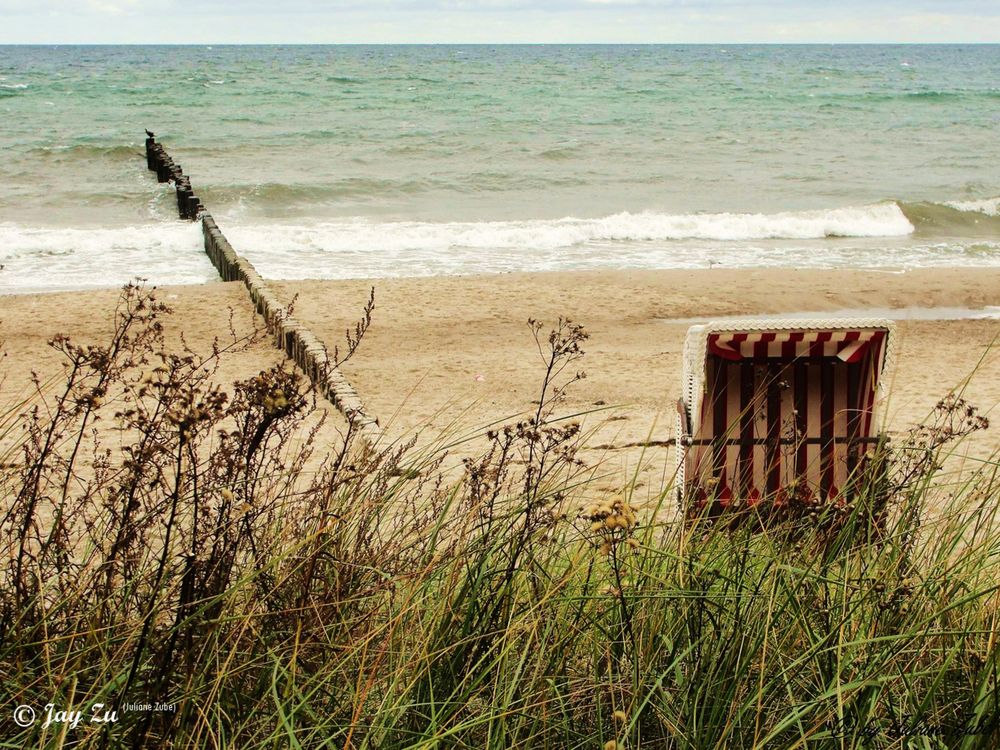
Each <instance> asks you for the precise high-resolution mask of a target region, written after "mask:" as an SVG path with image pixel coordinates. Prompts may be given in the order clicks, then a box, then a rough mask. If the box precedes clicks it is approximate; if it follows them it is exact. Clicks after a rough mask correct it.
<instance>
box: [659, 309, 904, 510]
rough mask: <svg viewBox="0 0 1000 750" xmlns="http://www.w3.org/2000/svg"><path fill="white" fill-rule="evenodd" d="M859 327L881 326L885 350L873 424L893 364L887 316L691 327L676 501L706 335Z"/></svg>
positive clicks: (697, 402)
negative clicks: (883, 332) (884, 331)
mask: <svg viewBox="0 0 1000 750" xmlns="http://www.w3.org/2000/svg"><path fill="white" fill-rule="evenodd" d="M858 328H884V329H885V330H886V337H885V353H884V355H883V358H882V370H881V371H880V372H879V377H878V380H877V382H876V385H875V407H874V409H873V415H872V424H875V421H876V420H875V415H876V414H877V413H878V407H879V405H880V403H881V402H882V401H884V400H885V399H886V397H887V396H888V387H889V381H890V380H891V377H892V373H893V371H894V370H895V366H896V323H895V322H894V321H892V320H888V319H886V318H801V319H795V318H781V319H773V320H766V319H761V318H741V319H733V320H725V321H710V322H708V323H704V324H701V325H695V326H691V327H690V328H689V329H688V332H687V337H686V338H685V339H684V353H683V358H684V370H683V373H682V375H681V400H680V403H679V404H678V409H677V428H676V435H677V437H676V443H675V445H674V455H675V456H676V459H677V468H676V471H675V473H674V477H675V480H674V481H675V482H676V487H677V500H678V502H679V503H683V499H684V485H685V476H684V465H685V463H686V459H687V452H688V448H689V446H688V441H689V440H690V439H691V437H692V434H691V432H693V430H692V431H689V430H688V429H686V428H687V426H688V425H691V426H692V427H693V426H694V420H695V417H696V415H698V414H700V413H701V402H702V397H703V396H704V392H705V365H706V363H707V359H708V337H709V336H710V335H711V334H713V333H726V332H730V331H733V332H741V331H748V332H751V333H758V332H767V331H841V330H853V329H858ZM682 510H683V508H682Z"/></svg>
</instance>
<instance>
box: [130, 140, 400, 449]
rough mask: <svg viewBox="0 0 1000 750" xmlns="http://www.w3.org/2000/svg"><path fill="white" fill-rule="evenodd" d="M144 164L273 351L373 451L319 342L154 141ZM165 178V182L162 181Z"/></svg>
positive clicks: (365, 426)
mask: <svg viewBox="0 0 1000 750" xmlns="http://www.w3.org/2000/svg"><path fill="white" fill-rule="evenodd" d="M146 160H147V161H146V163H147V166H148V167H149V169H150V170H151V171H155V172H156V175H157V179H158V180H160V182H166V181H167V180H173V181H174V183H175V185H177V210H178V213H179V214H180V217H181V218H182V219H192V220H194V219H199V218H200V219H201V229H202V235H203V236H204V240H205V253H206V254H207V255H208V257H209V258H210V259H211V261H212V264H213V265H214V266H215V268H216V269H217V270H218V272H219V276H221V277H222V279H223V281H240V282H242V283H243V285H244V286H245V287H246V289H247V291H248V292H249V294H250V299H251V301H252V302H253V304H254V307H255V308H256V310H257V312H258V313H259V314H260V315H261V316H262V317H263V318H264V320H265V321H266V323H267V327H268V331H270V332H271V334H272V335H273V336H274V343H275V345H276V346H277V347H278V348H279V349H281V350H283V351H284V352H285V354H286V355H287V356H288V357H289V359H291V360H292V361H293V362H295V363H296V364H297V365H298V366H299V367H300V368H301V369H302V371H303V372H305V373H306V375H308V376H309V378H310V380H312V382H313V383H314V385H315V386H316V388H317V390H318V391H319V392H320V393H321V394H322V395H323V397H324V398H326V399H327V400H328V401H330V402H331V403H332V404H333V405H334V406H336V407H337V409H338V410H339V411H340V412H341V413H342V414H343V415H344V416H345V417H347V420H348V421H349V422H350V423H351V426H352V428H353V429H354V431H355V434H356V435H357V436H358V437H359V438H360V439H361V441H362V442H363V443H364V444H367V445H374V444H375V443H377V442H379V440H380V439H381V437H382V430H381V427H380V426H379V424H378V421H377V420H376V419H375V418H374V417H372V416H370V415H369V414H368V413H367V411H366V410H365V407H364V404H363V403H362V402H361V399H360V397H359V396H358V394H357V392H356V391H355V390H354V388H353V386H351V384H350V383H349V382H348V381H347V379H346V378H345V377H344V375H343V373H342V372H341V371H340V368H339V367H337V363H336V362H335V361H333V359H332V358H331V357H330V356H329V352H328V351H327V348H326V347H325V346H324V345H323V342H322V341H320V339H319V338H317V337H316V335H315V334H313V333H312V332H311V331H310V330H309V329H308V328H307V327H306V326H305V325H304V324H303V323H301V322H300V321H298V320H296V319H295V318H294V317H292V315H291V314H290V311H289V309H288V307H287V306H286V305H283V304H281V301H280V300H279V299H278V296H277V295H276V294H275V293H274V291H273V289H271V287H270V285H268V284H267V282H266V281H265V279H264V278H263V277H262V276H261V275H260V274H259V273H258V272H257V269H256V268H254V266H253V264H252V263H251V262H250V261H249V260H247V259H246V258H244V257H242V256H241V255H239V254H238V253H237V252H236V250H235V249H233V246H232V245H231V244H230V242H229V240H228V239H226V236H225V235H224V234H223V233H222V230H221V229H220V228H219V225H218V224H217V223H216V222H215V219H214V218H213V217H212V215H211V214H210V213H209V212H208V211H206V210H205V207H204V206H203V205H201V203H200V202H199V201H198V198H197V196H195V195H194V194H193V193H192V192H191V182H190V180H188V179H187V178H186V177H185V176H184V174H183V172H181V169H180V165H178V164H176V163H175V162H174V161H173V159H171V158H170V156H169V155H168V154H167V152H166V150H165V149H164V148H163V146H161V145H160V144H159V143H157V142H156V141H155V140H154V138H153V136H150V137H149V138H148V139H147V140H146ZM164 176H165V177H166V179H163V178H164Z"/></svg>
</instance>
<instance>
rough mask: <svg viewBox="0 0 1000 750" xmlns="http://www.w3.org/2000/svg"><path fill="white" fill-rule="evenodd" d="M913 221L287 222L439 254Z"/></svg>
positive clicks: (886, 207)
mask: <svg viewBox="0 0 1000 750" xmlns="http://www.w3.org/2000/svg"><path fill="white" fill-rule="evenodd" d="M912 231H913V225H912V224H910V222H909V221H908V220H907V218H906V216H904V215H903V212H902V211H901V210H900V208H899V206H898V205H897V204H895V203H879V204H874V205H869V206H860V207H856V208H838V209H832V210H827V211H801V212H785V213H776V214H733V213H724V214H662V213H620V214H615V215H613V216H606V217H604V218H599V219H580V218H574V217H567V218H563V219H538V220H530V221H481V222H408V221H398V222H374V221H369V220H365V219H355V220H351V221H341V222H325V223H319V224H314V225H309V226H303V227H288V230H287V233H286V234H287V237H288V238H289V239H290V240H291V241H293V242H294V241H297V240H296V237H298V239H301V240H303V241H304V242H306V243H307V244H313V245H318V246H320V247H322V248H323V249H324V250H328V251H332V252H340V251H345V252H350V251H354V250H370V251H373V252H379V251H385V252H405V251H409V250H412V251H420V252H444V251H448V250H450V249H454V248H462V249H480V250H497V249H522V248H532V249H536V250H556V249H560V248H571V247H576V246H581V245H586V244H589V243H614V242H654V241H671V240H714V241H722V242H726V241H749V240H782V239H789V240H792V239H798V240H813V239H823V238H827V237H902V236H906V235H908V234H910V233H911V232H912Z"/></svg>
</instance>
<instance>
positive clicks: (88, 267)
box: [0, 222, 217, 294]
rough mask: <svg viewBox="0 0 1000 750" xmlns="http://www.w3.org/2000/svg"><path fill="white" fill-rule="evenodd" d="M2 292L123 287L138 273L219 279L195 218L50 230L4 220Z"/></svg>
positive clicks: (155, 279) (174, 280)
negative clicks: (123, 225) (205, 251)
mask: <svg viewBox="0 0 1000 750" xmlns="http://www.w3.org/2000/svg"><path fill="white" fill-rule="evenodd" d="M0 265H2V266H3V269H0V294H13V293H21V292H41V291H54V290H65V289H90V288H99V287H113V286H120V285H122V284H124V283H126V282H128V281H130V280H132V279H134V278H136V277H141V278H146V279H149V280H150V282H152V283H156V284H197V283H202V282H205V281H211V280H214V279H216V278H217V276H216V274H215V269H214V268H213V267H212V264H211V262H210V261H209V260H208V257H207V256H206V255H205V253H204V251H203V250H202V239H201V229H200V227H199V226H198V225H197V224H191V223H189V222H169V223H155V224H144V225H140V226H131V227H116V228H97V229H83V228H45V227H25V226H21V225H18V224H10V223H4V224H0Z"/></svg>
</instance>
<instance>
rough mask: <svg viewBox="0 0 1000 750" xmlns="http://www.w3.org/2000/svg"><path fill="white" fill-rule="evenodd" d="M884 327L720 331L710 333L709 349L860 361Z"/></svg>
mask: <svg viewBox="0 0 1000 750" xmlns="http://www.w3.org/2000/svg"><path fill="white" fill-rule="evenodd" d="M885 334H886V332H885V330H882V329H854V330H839V331H820V330H806V331H801V330H800V331H742V332H740V331H721V332H715V333H711V334H709V336H708V351H709V353H711V354H715V355H717V356H719V357H722V358H723V359H728V360H733V361H735V360H740V359H756V360H760V359H767V358H770V357H780V358H782V359H793V358H796V357H837V358H838V359H840V360H842V361H844V362H857V361H859V360H860V359H861V358H862V357H863V356H864V355H865V353H866V352H867V351H868V350H869V348H870V347H872V346H875V347H878V346H880V345H881V343H882V339H883V338H884V337H885Z"/></svg>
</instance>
